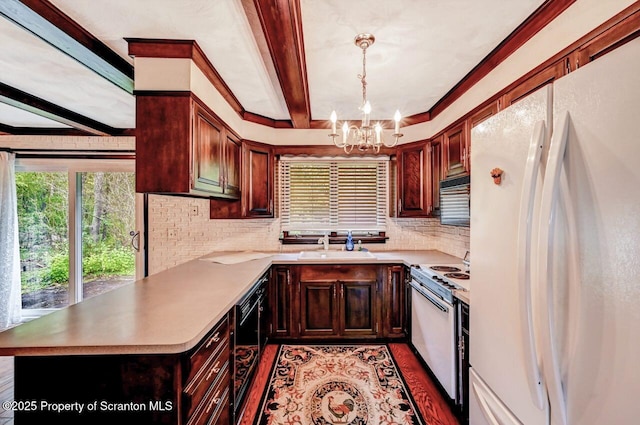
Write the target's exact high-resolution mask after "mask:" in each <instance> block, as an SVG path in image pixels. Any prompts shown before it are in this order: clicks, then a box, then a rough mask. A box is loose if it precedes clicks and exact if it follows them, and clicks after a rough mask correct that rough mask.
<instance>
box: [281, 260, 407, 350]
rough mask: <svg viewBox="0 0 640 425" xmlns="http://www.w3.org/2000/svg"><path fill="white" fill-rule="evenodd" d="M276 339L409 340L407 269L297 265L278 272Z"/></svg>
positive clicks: (378, 266)
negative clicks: (406, 289)
mask: <svg viewBox="0 0 640 425" xmlns="http://www.w3.org/2000/svg"><path fill="white" fill-rule="evenodd" d="M271 285H272V286H271V300H272V304H271V313H272V320H273V323H272V338H274V339H278V338H279V339H285V340H286V339H298V338H300V339H353V340H362V339H376V338H404V337H405V336H406V335H407V333H406V306H405V299H406V296H405V282H404V266H401V265H392V266H389V265H364V264H360V265H353V264H350V265H345V264H339V265H295V266H280V265H278V266H277V267H276V268H275V271H274V274H273V279H272V283H271Z"/></svg>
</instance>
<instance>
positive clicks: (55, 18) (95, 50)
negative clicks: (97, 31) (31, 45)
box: [0, 0, 133, 94]
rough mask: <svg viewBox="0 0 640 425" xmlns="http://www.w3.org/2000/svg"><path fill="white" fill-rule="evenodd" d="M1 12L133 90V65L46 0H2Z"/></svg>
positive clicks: (129, 91)
mask: <svg viewBox="0 0 640 425" xmlns="http://www.w3.org/2000/svg"><path fill="white" fill-rule="evenodd" d="M0 15H3V16H4V17H5V18H7V19H9V20H10V21H12V22H14V23H15V24H17V25H19V26H21V27H22V28H24V29H25V30H27V31H29V32H31V33H32V34H34V35H35V36H37V37H39V38H40V39H42V40H43V41H45V42H46V43H49V44H50V45H51V46H53V47H55V48H56V49H58V50H60V51H61V52H62V53H65V54H66V55H68V56H70V57H71V58H73V59H75V60H77V61H78V62H79V63H81V64H82V65H84V66H86V67H87V68H89V69H90V70H92V71H93V72H95V73H97V74H98V75H100V76H101V77H103V78H105V79H106V80H108V81H110V82H111V83H113V84H115V85H116V86H118V87H120V88H121V89H122V90H124V91H126V92H127V93H130V94H133V66H132V65H131V64H130V63H129V62H127V61H126V60H125V59H124V58H122V57H120V56H119V55H118V54H117V53H115V52H114V51H113V50H111V49H110V48H109V47H107V45H105V44H104V43H102V42H101V41H100V40H98V39H97V38H96V37H94V36H93V35H92V34H91V33H89V32H88V31H87V30H85V29H84V28H83V27H81V26H80V25H78V24H77V23H76V22H75V21H74V20H72V19H71V18H70V17H68V16H67V15H65V14H64V13H63V12H62V11H61V10H60V9H58V8H56V7H55V6H54V5H52V4H51V3H50V2H49V1H47V0H2V1H0Z"/></svg>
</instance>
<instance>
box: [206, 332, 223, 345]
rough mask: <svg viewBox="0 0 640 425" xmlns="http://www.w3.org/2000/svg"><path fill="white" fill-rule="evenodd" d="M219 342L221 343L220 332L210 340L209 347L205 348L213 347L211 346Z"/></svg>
mask: <svg viewBox="0 0 640 425" xmlns="http://www.w3.org/2000/svg"><path fill="white" fill-rule="evenodd" d="M218 341H220V332H216V333H215V335H214V336H212V337H211V338H210V339H209V342H207V345H206V347H205V348H209V347H211V344H213V343H214V342H218Z"/></svg>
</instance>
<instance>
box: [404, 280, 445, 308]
mask: <svg viewBox="0 0 640 425" xmlns="http://www.w3.org/2000/svg"><path fill="white" fill-rule="evenodd" d="M409 285H411V287H412V288H413V289H415V290H416V291H417V292H418V293H419V294H420V295H422V296H423V297H425V298H426V299H427V300H429V302H430V303H431V304H433V305H434V306H435V307H436V308H437V309H438V310H440V311H442V312H443V313H448V312H449V308H448V307H447V306H444V305H442V304H441V303H440V302H438V301H436V300H435V299H433V297H431V295H429V294H427V292H426V291H425V290H424V289H422V286H421V285H420V284H419V283H416V281H414V280H412V281H411V282H409Z"/></svg>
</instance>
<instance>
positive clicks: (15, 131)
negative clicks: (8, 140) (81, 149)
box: [0, 123, 87, 136]
mask: <svg viewBox="0 0 640 425" xmlns="http://www.w3.org/2000/svg"><path fill="white" fill-rule="evenodd" d="M0 134H12V135H15V136H19V135H28V136H86V135H87V132H86V131H82V130H78V129H75V128H57V127H55V128H54V127H14V126H12V125H7V124H1V123H0Z"/></svg>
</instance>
